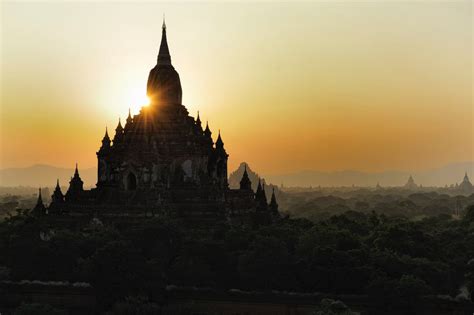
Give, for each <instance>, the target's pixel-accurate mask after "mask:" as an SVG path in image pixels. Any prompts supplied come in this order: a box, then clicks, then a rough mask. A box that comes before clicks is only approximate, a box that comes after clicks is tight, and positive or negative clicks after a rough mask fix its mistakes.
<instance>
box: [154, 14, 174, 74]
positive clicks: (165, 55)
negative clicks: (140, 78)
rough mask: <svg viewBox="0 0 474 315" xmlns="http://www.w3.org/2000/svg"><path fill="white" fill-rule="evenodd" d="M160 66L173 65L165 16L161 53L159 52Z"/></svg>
mask: <svg viewBox="0 0 474 315" xmlns="http://www.w3.org/2000/svg"><path fill="white" fill-rule="evenodd" d="M157 64H158V65H162V66H170V65H171V56H170V51H169V49H168V41H167V40H166V24H165V16H164V15H163V26H162V32H161V44H160V51H159V52H158V63H157Z"/></svg>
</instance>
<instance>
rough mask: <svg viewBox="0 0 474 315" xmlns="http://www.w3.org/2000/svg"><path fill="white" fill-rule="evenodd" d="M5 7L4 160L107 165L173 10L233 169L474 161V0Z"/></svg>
mask: <svg viewBox="0 0 474 315" xmlns="http://www.w3.org/2000/svg"><path fill="white" fill-rule="evenodd" d="M1 7H2V13H1V14H2V22H1V23H2V48H1V56H2V68H1V91H2V94H1V108H0V110H1V117H2V118H1V138H0V139H1V140H0V141H1V142H0V149H1V150H0V151H1V156H0V168H7V167H21V166H28V165H32V164H39V163H40V164H51V165H56V166H62V167H70V166H71V165H74V163H75V162H76V161H77V162H79V164H80V165H82V167H84V168H89V167H95V166H96V164H97V161H96V155H95V152H96V151H97V150H98V148H99V145H100V140H101V139H102V136H103V133H104V130H105V126H108V129H109V134H110V135H111V137H113V130H114V129H115V126H116V125H117V122H118V118H119V117H121V118H122V121H124V119H125V118H126V117H127V115H128V110H129V108H130V109H131V112H132V114H137V113H138V111H139V110H140V108H141V107H142V106H143V105H145V104H143V103H146V102H147V100H146V96H145V92H146V80H147V77H148V72H149V70H150V69H151V68H152V67H153V66H154V65H155V63H156V56H157V53H158V45H159V42H160V37H161V32H160V30H161V23H162V21H161V16H162V15H161V13H162V12H166V16H167V26H168V29H167V31H168V43H169V46H170V53H171V58H172V63H173V65H174V67H175V68H176V70H177V71H178V73H179V74H180V77H181V83H182V87H183V103H184V105H185V106H186V107H187V108H188V110H189V112H190V115H191V116H193V117H196V113H197V111H198V110H199V111H200V116H201V120H202V121H203V123H204V124H205V123H206V120H209V125H210V127H211V130H212V131H213V136H214V139H215V137H216V136H217V131H218V129H220V130H221V133H222V136H223V140H224V143H225V147H226V149H227V151H228V152H229V154H230V157H229V162H230V163H229V172H230V171H233V170H234V169H235V168H236V166H238V164H239V163H240V162H242V161H246V162H248V163H249V164H250V165H251V166H252V168H253V169H255V170H257V171H258V172H260V173H267V174H277V173H286V172H292V171H298V170H303V169H318V170H328V171H331V170H341V169H354V170H362V171H382V170H388V169H402V170H420V169H427V168H435V167H438V166H442V165H445V164H448V163H451V162H457V161H468V160H469V161H471V160H474V156H473V139H474V138H473V135H474V133H473V112H472V87H473V85H472V69H473V68H472V4H471V2H470V1H457V2H450V3H448V2H437V3H430V2H419V3H418V2H417V3H414V2H412V3H409V2H403V3H401V2H386V3H354V2H350V1H348V2H344V3H327V2H317V3H297V4H289V3H278V4H272V3H258V4H252V3H241V4H236V3H227V4H217V3H205V4H194V3H186V4H185V3H180V4H168V3H139V4H133V3H120V4H116V3H115V4H112V3H54V2H53V3H41V4H40V3H2V4H1ZM158 13H159V14H158ZM66 16H67V17H68V18H67V19H66V18H65V17H66ZM85 21H87V22H85Z"/></svg>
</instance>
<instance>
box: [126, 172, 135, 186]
mask: <svg viewBox="0 0 474 315" xmlns="http://www.w3.org/2000/svg"><path fill="white" fill-rule="evenodd" d="M135 189H137V177H136V176H135V174H133V173H128V175H127V190H135Z"/></svg>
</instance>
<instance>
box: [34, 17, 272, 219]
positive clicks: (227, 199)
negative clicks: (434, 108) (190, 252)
mask: <svg viewBox="0 0 474 315" xmlns="http://www.w3.org/2000/svg"><path fill="white" fill-rule="evenodd" d="M147 95H148V97H149V99H150V104H149V105H148V106H144V107H142V108H141V110H140V112H139V114H137V115H133V116H132V115H131V113H130V111H129V113H128V117H127V119H126V121H125V122H124V125H123V126H122V122H121V121H120V119H119V122H118V125H117V127H116V128H115V134H114V136H113V139H111V138H110V136H109V132H108V130H107V128H106V130H105V135H104V137H103V139H102V145H101V147H100V148H99V150H98V151H97V160H98V161H97V162H98V174H97V184H96V188H93V189H91V190H85V189H84V187H83V181H82V179H81V177H80V174H79V170H78V166H77V164H76V169H75V172H74V175H73V177H71V180H70V182H69V188H68V190H67V192H66V193H65V194H63V193H62V191H61V188H60V185H59V181H58V182H57V184H56V188H55V190H54V193H53V195H52V201H51V203H50V205H49V207H42V200H39V201H38V203H39V204H38V205H37V206H36V207H35V208H36V210H35V213H41V214H43V215H50V216H53V215H75V216H77V215H84V216H87V215H95V216H97V215H98V216H100V215H108V216H114V215H120V216H123V215H131V216H132V215H134V216H148V215H170V216H176V217H181V218H189V219H198V220H211V221H215V220H218V219H223V220H233V221H236V222H243V223H245V222H249V221H251V222H254V223H269V222H272V221H273V220H275V219H277V218H278V217H279V213H278V204H277V202H276V199H275V195H274V194H273V196H272V197H271V198H270V200H271V201H270V204H267V197H266V195H265V189H264V187H262V185H261V184H260V183H259V185H258V189H257V192H256V193H254V191H253V190H252V188H251V182H250V179H249V178H248V174H247V172H246V171H245V172H244V174H243V176H242V180H241V182H240V188H239V189H229V185H228V182H227V159H228V157H229V155H228V153H227V151H226V149H225V148H224V142H223V140H222V136H221V134H220V131H219V133H218V135H217V139H216V141H215V142H214V140H213V138H212V132H211V129H210V127H209V124H208V123H206V126H205V128H203V126H202V122H201V120H200V117H199V113H198V115H197V117H196V119H194V118H193V117H191V116H190V115H189V113H188V110H187V109H186V107H185V106H184V105H183V104H182V88H181V81H180V78H179V74H178V72H177V71H176V70H175V68H174V67H173V65H172V63H171V55H170V52H169V48H168V42H167V37H166V24H165V22H164V21H163V27H162V38H161V44H160V49H159V53H158V59H157V64H156V66H155V67H154V68H153V69H151V71H150V73H149V76H148V82H147Z"/></svg>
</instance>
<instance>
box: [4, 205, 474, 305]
mask: <svg viewBox="0 0 474 315" xmlns="http://www.w3.org/2000/svg"><path fill="white" fill-rule="evenodd" d="M0 253H1V255H0V280H2V281H4V282H5V281H20V280H24V279H29V280H42V281H69V282H87V283H90V284H91V286H92V287H93V288H94V290H95V294H96V295H97V301H98V304H99V305H98V310H99V311H100V312H106V311H109V312H112V313H114V312H113V310H114V309H117V308H120V307H122V308H123V307H125V308H126V307H129V306H127V305H128V304H127V303H128V302H127V301H130V299H131V301H133V299H142V300H140V301H141V302H140V303H138V304H140V305H144V307H145V306H147V305H148V306H149V307H151V306H150V305H155V306H156V307H158V306H160V305H165V304H166V294H165V291H166V290H165V287H166V286H167V285H168V286H169V285H171V284H172V285H175V286H183V287H209V288H215V289H222V290H229V289H239V290H243V291H259V292H267V291H271V290H278V291H292V292H301V293H303V292H324V293H330V294H334V295H349V294H355V295H366V296H368V298H369V299H370V300H371V301H372V306H371V308H372V309H371V310H368V312H369V313H373V314H383V313H387V312H389V311H390V310H394V309H399V308H400V307H403V309H404V310H405V311H406V312H409V311H410V309H415V307H416V305H417V304H418V302H419V301H420V300H421V299H422V298H425V297H426V296H435V297H437V298H442V299H446V300H451V301H459V302H462V301H466V300H470V299H471V295H470V292H472V290H473V289H474V207H473V206H471V207H469V208H468V209H467V210H466V211H465V213H464V214H463V216H462V218H460V219H452V217H451V216H449V215H439V216H433V217H430V218H426V219H422V220H419V221H410V220H408V219H405V218H401V217H388V216H385V215H378V214H377V213H375V212H373V213H368V214H365V213H361V212H355V211H348V212H345V213H343V214H340V215H335V216H332V217H330V218H328V219H325V220H322V221H318V222H311V221H308V220H306V219H284V220H281V221H280V222H279V223H277V224H274V225H272V226H262V227H259V228H255V227H253V228H252V227H245V226H233V227H231V226H228V225H226V224H225V223H220V224H216V225H214V226H208V227H203V228H200V229H196V228H186V227H183V225H182V224H181V223H180V222H179V221H174V220H170V219H168V218H148V219H140V220H135V221H133V220H124V221H115V222H108V223H103V222H100V221H99V220H97V219H93V220H92V221H90V222H88V223H87V224H85V225H77V224H76V225H74V227H71V226H66V225H64V224H60V223H58V222H56V221H54V220H50V219H46V218H36V217H34V216H31V215H29V214H27V213H20V214H19V215H16V216H12V217H10V218H7V219H6V220H5V221H3V222H1V223H0ZM144 301H145V302H144ZM124 305H125V306H124ZM148 306H147V307H148ZM28 307H32V306H23V308H26V309H28ZM115 313H118V311H117V312H115ZM25 314H26V313H25ZM150 314H152V313H150ZM156 314H158V313H156Z"/></svg>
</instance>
